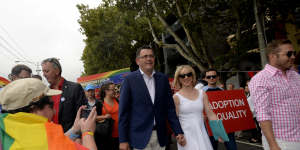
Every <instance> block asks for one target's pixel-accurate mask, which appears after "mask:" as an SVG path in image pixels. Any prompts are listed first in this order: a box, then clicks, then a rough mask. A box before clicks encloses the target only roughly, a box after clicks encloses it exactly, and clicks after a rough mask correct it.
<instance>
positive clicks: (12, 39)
mask: <svg viewBox="0 0 300 150" xmlns="http://www.w3.org/2000/svg"><path fill="white" fill-rule="evenodd" d="M0 28H1V29H2V30H3V31H4V32H5V33H6V34H7V36H8V38H9V39H10V40H11V41H12V43H13V44H14V45H15V46H16V47H17V49H15V48H13V49H14V50H16V52H17V53H18V54H19V55H20V56H22V57H23V58H25V60H27V61H29V59H27V58H28V57H27V55H26V53H25V51H24V50H23V49H22V48H21V46H20V45H19V44H18V43H17V42H16V40H14V38H13V37H12V36H11V35H10V34H9V33H8V31H7V30H6V29H5V28H4V27H3V26H1V25H0ZM9 45H10V44H9ZM10 47H12V46H10ZM19 50H20V51H19ZM23 54H24V55H23Z"/></svg>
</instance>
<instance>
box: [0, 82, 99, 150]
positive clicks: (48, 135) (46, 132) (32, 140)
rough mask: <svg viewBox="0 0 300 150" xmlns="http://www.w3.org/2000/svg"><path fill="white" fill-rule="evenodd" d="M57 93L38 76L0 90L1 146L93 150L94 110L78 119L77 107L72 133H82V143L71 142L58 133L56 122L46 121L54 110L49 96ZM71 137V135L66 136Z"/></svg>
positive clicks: (29, 149)
mask: <svg viewBox="0 0 300 150" xmlns="http://www.w3.org/2000/svg"><path fill="white" fill-rule="evenodd" d="M58 94H61V91H60V90H52V89H49V88H48V87H47V86H46V85H45V84H43V83H42V82H41V81H40V80H38V79H33V78H27V79H19V80H17V81H14V82H12V83H10V84H9V85H7V86H6V87H4V88H3V89H2V90H1V91H0V97H1V98H0V104H1V105H2V107H3V110H2V112H3V114H0V129H1V130H0V134H1V136H0V141H1V142H2V145H0V148H3V149H22V150H32V149H49V150H63V149H70V150H78V149H80V150H86V149H87V148H89V149H93V150H96V149H97V148H96V145H95V141H94V137H93V136H92V135H93V132H94V131H95V126H96V125H95V119H96V115H97V114H96V110H95V109H93V110H92V112H91V113H90V115H89V117H88V118H87V119H86V120H85V119H80V110H81V109H82V108H83V107H81V108H80V109H79V111H78V112H77V115H76V121H75V122H74V126H73V127H72V130H71V131H69V132H70V133H69V134H70V135H71V134H72V133H75V132H78V131H81V132H82V143H83V146H85V147H86V148H85V147H83V146H81V145H79V144H76V143H74V142H72V141H71V140H70V139H69V138H67V137H66V136H65V135H64V133H63V132H62V127H61V126H60V125H57V124H54V123H51V122H49V121H48V120H49V119H51V118H52V116H53V114H54V110H53V108H52V106H53V102H52V101H51V100H50V99H51V96H53V95H58ZM70 137H71V136H70Z"/></svg>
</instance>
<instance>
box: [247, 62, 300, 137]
mask: <svg viewBox="0 0 300 150" xmlns="http://www.w3.org/2000/svg"><path fill="white" fill-rule="evenodd" d="M249 89H250V94H251V97H252V99H253V101H254V109H255V112H256V118H257V120H258V121H265V120H270V121H272V127H273V132H274V136H275V138H277V139H281V140H284V141H290V142H296V141H297V142H299V141H300V75H299V74H298V73H297V72H295V71H292V70H288V71H286V76H285V75H284V74H283V72H282V71H281V70H279V69H277V68H275V67H273V66H271V65H269V64H267V65H266V66H265V68H264V69H263V70H262V71H260V72H259V73H257V74H256V75H255V76H254V77H253V78H252V79H251V81H250V83H249Z"/></svg>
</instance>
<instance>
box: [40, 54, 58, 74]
mask: <svg viewBox="0 0 300 150" xmlns="http://www.w3.org/2000/svg"><path fill="white" fill-rule="evenodd" d="M47 62H50V63H51V64H52V66H53V67H54V68H57V69H58V70H59V75H61V72H62V69H61V65H60V63H59V61H58V59H57V58H54V57H53V58H47V59H45V60H43V61H42V65H43V64H45V63H47Z"/></svg>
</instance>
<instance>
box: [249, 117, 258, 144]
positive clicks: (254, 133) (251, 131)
mask: <svg viewBox="0 0 300 150" xmlns="http://www.w3.org/2000/svg"><path fill="white" fill-rule="evenodd" d="M253 120H254V122H255V124H256V128H254V129H251V130H250V133H251V138H254V139H256V140H258V141H261V129H260V126H259V123H258V122H257V120H256V118H253ZM251 138H250V139H249V140H251Z"/></svg>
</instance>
